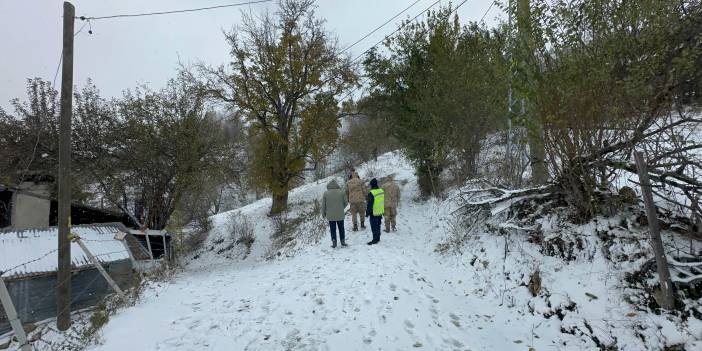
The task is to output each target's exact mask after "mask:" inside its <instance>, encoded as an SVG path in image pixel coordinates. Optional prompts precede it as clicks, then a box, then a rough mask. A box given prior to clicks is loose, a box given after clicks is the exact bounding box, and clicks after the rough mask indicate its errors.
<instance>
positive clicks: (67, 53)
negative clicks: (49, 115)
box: [56, 1, 75, 330]
mask: <svg viewBox="0 0 702 351" xmlns="http://www.w3.org/2000/svg"><path fill="white" fill-rule="evenodd" d="M74 22H75V7H73V5H72V4H71V3H69V2H68V1H65V2H64V3H63V52H62V55H63V57H62V61H63V66H62V68H61V117H60V118H61V120H60V123H59V170H58V173H59V174H58V182H59V183H58V275H57V278H56V308H57V314H56V327H57V328H58V330H66V329H68V328H69V327H70V326H71V240H70V238H69V235H70V224H71V117H72V114H73V113H72V111H73V25H74Z"/></svg>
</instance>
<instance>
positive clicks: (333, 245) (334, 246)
mask: <svg viewBox="0 0 702 351" xmlns="http://www.w3.org/2000/svg"><path fill="white" fill-rule="evenodd" d="M335 248H336V240H333V241H332V249H335Z"/></svg>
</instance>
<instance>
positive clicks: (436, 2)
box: [351, 0, 467, 63]
mask: <svg viewBox="0 0 702 351" xmlns="http://www.w3.org/2000/svg"><path fill="white" fill-rule="evenodd" d="M466 1H467V0H465V1H463V3H465V2H466ZM440 2H441V0H436V1H434V3H432V4H431V5H429V7H427V8H426V9H424V11H422V12H420V13H418V14H417V15H416V16H414V17H412V19H411V20H409V21H407V22H405V23H403V24H402V25H401V26H399V27H397V29H395V30H394V31H392V33H390V34H388V35H386V36H384V37H383V39H381V40H380V41H378V42H377V43H375V44H373V46H371V47H369V48H368V49H367V50H366V51H364V52H362V53H361V54H360V55H358V56H356V58H354V59H353V60H351V63H353V62H356V61H358V59H360V58H361V57H363V55H365V54H367V53H368V52H370V51H371V50H373V48H375V47H376V46H378V45H380V44H382V43H383V42H384V41H385V39H387V38H389V37H391V36H393V35H394V34H395V33H397V32H399V31H400V30H401V29H402V28H404V27H405V26H406V25H407V24H409V23H411V22H413V21H414V20H416V19H417V18H419V16H421V15H423V14H424V13H425V12H427V11H429V10H431V8H432V7H434V6H436V4H438V3H440ZM463 3H462V4H461V5H463ZM461 5H459V6H458V7H461ZM458 7H457V8H456V9H458Z"/></svg>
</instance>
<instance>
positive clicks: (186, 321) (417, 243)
mask: <svg viewBox="0 0 702 351" xmlns="http://www.w3.org/2000/svg"><path fill="white" fill-rule="evenodd" d="M378 164H382V165H383V166H384V168H385V169H383V170H379V169H375V172H376V173H375V174H378V173H380V174H389V173H395V174H396V178H397V180H398V182H399V183H401V184H405V185H404V186H402V187H401V188H402V193H403V197H402V203H401V206H400V208H399V211H398V212H399V213H398V232H397V233H383V234H382V237H381V243H380V244H379V245H374V246H368V245H366V242H367V241H369V240H370V236H371V233H370V229H365V230H364V231H360V232H351V231H348V230H347V242H348V243H349V247H347V248H339V249H331V248H330V247H329V245H330V240H329V237H328V235H325V236H324V238H323V240H322V242H321V244H318V245H314V246H312V247H307V248H305V249H304V250H302V251H301V252H299V253H297V255H296V256H295V257H293V258H284V259H280V260H273V261H265V260H261V259H260V258H254V257H253V256H255V255H254V254H252V255H251V256H250V257H249V259H247V260H246V261H245V262H241V261H237V260H226V259H224V260H222V259H220V260H219V261H217V260H212V261H210V260H204V261H203V260H202V259H200V260H198V262H197V264H194V265H189V266H188V268H187V269H186V271H185V272H183V273H181V274H179V275H177V276H176V277H175V278H174V279H173V280H172V282H169V283H166V284H163V285H162V286H160V287H156V288H153V289H150V290H148V291H147V292H146V294H145V296H144V298H143V300H142V301H140V302H139V303H138V304H137V305H136V306H135V307H132V308H128V309H126V310H123V311H120V312H119V313H118V314H117V315H115V316H113V317H112V318H111V320H110V321H109V323H108V324H107V325H106V326H105V327H104V328H103V329H102V330H101V333H102V343H101V344H99V345H97V346H95V347H94V348H93V349H95V350H110V351H111V350H115V351H117V350H119V351H123V350H411V349H418V350H528V349H529V347H530V346H534V347H535V348H536V349H544V348H546V347H547V346H548V347H550V348H551V349H554V346H556V347H555V349H562V348H563V347H562V346H563V345H561V344H559V340H558V337H557V335H560V332H559V328H560V324H559V323H558V322H555V321H553V320H544V319H543V318H542V317H536V316H533V315H531V314H529V313H528V312H527V311H524V310H522V308H523V306H522V307H515V306H508V304H507V303H505V304H504V305H502V306H501V304H502V302H506V301H503V300H504V296H503V297H502V298H499V297H497V294H496V293H495V291H496V290H497V289H498V287H497V285H498V284H501V283H493V282H492V281H491V280H490V279H488V280H487V281H488V282H487V283H485V281H486V280H485V276H484V275H483V273H480V272H479V271H480V270H481V269H482V268H483V267H482V266H481V267H480V269H478V264H476V266H475V267H472V266H470V265H469V264H467V263H462V262H461V261H462V260H461V259H459V258H457V257H454V256H451V257H447V256H440V255H438V254H436V253H434V248H435V244H436V243H437V242H438V241H439V240H440V238H442V237H443V235H444V234H445V230H444V229H442V228H445V222H442V220H444V219H446V218H448V213H449V212H448V209H446V208H444V207H442V205H438V204H437V203H435V202H428V203H422V202H415V201H414V200H413V198H414V197H416V194H417V185H416V180H415V178H414V175H413V171H412V168H411V165H409V164H408V163H407V162H406V161H405V160H404V159H402V158H401V157H399V156H398V155H393V154H387V155H384V156H382V157H381V158H380V161H379V162H378ZM366 171H367V170H365V169H364V170H363V172H366ZM362 174H363V173H362ZM325 186H326V181H323V182H317V183H312V184H308V185H305V186H303V187H301V188H298V189H296V190H295V191H294V192H293V193H291V195H292V197H293V198H294V199H296V200H295V201H299V200H301V199H303V198H305V197H306V201H310V200H311V199H312V198H315V197H319V196H321V193H322V192H323V191H324V188H325ZM268 205H269V202H266V201H260V202H259V203H257V204H256V203H255V204H252V206H249V207H247V208H245V209H243V212H244V213H246V215H247V216H249V217H250V218H251V219H252V220H254V221H255V220H256V219H257V218H258V221H259V222H261V223H263V222H266V220H265V219H264V218H265V212H266V210H267V206H268ZM224 218H225V217H222V216H220V217H219V219H218V222H217V223H218V224H216V225H220V226H221V225H222V223H223V222H222V220H224ZM350 222H351V220H350V218H348V217H347V219H346V227H347V228H350V227H351V223H350ZM256 230H257V239H256V243H257V245H259V247H258V249H259V250H263V247H262V245H269V243H270V240H268V238H267V236H268V235H270V234H269V233H270V228H269V227H266V226H265V225H260V226H259V227H257V229H256ZM500 250H502V249H501V246H500V249H499V250H498V252H500ZM500 255H501V254H500ZM259 257H261V256H260V252H259ZM473 261H475V260H473ZM209 262H220V263H217V264H214V263H212V264H211V263H209ZM482 264H484V265H485V267H487V265H488V262H487V261H484V262H481V265H482ZM490 267H493V263H490ZM495 267H497V265H495ZM493 285H495V286H493ZM510 294H512V295H514V296H515V297H517V298H519V299H520V300H524V299H527V298H528V296H527V294H528V292H527V291H526V289H524V288H522V289H519V290H515V291H513V292H511V293H510ZM537 333H538V334H537ZM539 335H540V336H539ZM576 349H577V347H576Z"/></svg>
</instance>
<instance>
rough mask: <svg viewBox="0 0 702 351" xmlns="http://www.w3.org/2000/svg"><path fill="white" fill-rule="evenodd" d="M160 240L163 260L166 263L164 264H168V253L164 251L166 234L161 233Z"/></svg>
mask: <svg viewBox="0 0 702 351" xmlns="http://www.w3.org/2000/svg"><path fill="white" fill-rule="evenodd" d="M161 238H162V239H163V259H164V261H166V264H168V251H166V232H163V235H162V236H161Z"/></svg>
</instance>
